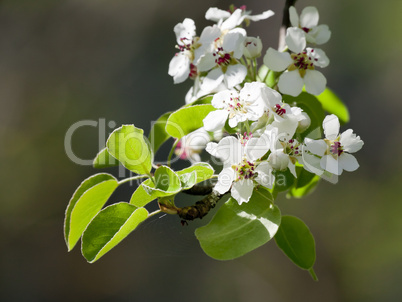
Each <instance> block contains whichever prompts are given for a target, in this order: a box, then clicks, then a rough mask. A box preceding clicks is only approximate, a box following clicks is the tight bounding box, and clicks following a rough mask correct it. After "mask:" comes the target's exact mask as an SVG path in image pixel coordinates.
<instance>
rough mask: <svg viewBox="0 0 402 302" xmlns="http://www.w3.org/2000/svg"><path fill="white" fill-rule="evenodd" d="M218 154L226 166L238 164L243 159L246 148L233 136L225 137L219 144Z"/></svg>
mask: <svg viewBox="0 0 402 302" xmlns="http://www.w3.org/2000/svg"><path fill="white" fill-rule="evenodd" d="M216 154H217V155H218V157H219V158H220V159H221V161H222V162H223V165H224V166H225V167H228V166H231V165H237V164H239V163H240V162H241V161H242V158H243V154H244V150H243V146H242V145H241V144H240V142H239V141H238V140H237V139H236V138H235V137H233V136H227V137H224V138H223V139H222V140H221V141H220V142H219V144H218V147H217V149H216Z"/></svg>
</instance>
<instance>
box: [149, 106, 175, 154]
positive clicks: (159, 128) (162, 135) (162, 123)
mask: <svg viewBox="0 0 402 302" xmlns="http://www.w3.org/2000/svg"><path fill="white" fill-rule="evenodd" d="M171 113H172V111H170V112H166V113H165V114H163V115H162V116H160V117H159V118H158V119H157V120H156V121H155V122H153V124H152V128H151V131H150V132H149V136H148V139H149V142H150V144H151V146H152V150H153V151H154V153H156V151H158V149H159V147H160V146H161V145H162V144H163V143H164V142H166V141H167V140H168V139H169V138H170V135H169V134H168V133H167V132H166V129H165V128H166V123H167V120H168V118H169V116H170V114H171Z"/></svg>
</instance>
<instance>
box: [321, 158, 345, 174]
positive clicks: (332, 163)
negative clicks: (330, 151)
mask: <svg viewBox="0 0 402 302" xmlns="http://www.w3.org/2000/svg"><path fill="white" fill-rule="evenodd" d="M320 165H321V168H323V169H324V170H326V171H328V172H330V173H332V174H335V175H341V174H342V167H341V165H340V164H339V162H338V161H337V160H336V159H335V158H333V157H332V155H324V156H323V157H322V158H321V161H320Z"/></svg>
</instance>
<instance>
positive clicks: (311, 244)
mask: <svg viewBox="0 0 402 302" xmlns="http://www.w3.org/2000/svg"><path fill="white" fill-rule="evenodd" d="M275 242H276V244H277V245H278V247H279V248H280V249H281V250H282V251H283V252H284V253H285V255H286V256H288V257H289V258H290V260H292V261H293V263H294V264H296V265H297V266H299V267H300V268H302V269H305V270H310V269H312V267H313V265H314V262H315V241H314V237H313V235H312V234H311V232H310V230H309V228H308V227H307V226H306V225H305V224H304V222H303V221H302V220H300V219H299V218H297V217H294V216H282V222H281V225H280V227H279V230H278V232H277V233H276V235H275Z"/></svg>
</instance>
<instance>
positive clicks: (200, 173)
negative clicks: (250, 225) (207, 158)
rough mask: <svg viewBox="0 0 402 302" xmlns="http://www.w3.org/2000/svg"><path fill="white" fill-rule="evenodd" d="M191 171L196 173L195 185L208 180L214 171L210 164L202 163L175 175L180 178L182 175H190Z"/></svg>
mask: <svg viewBox="0 0 402 302" xmlns="http://www.w3.org/2000/svg"><path fill="white" fill-rule="evenodd" d="M193 171H195V172H197V181H196V183H199V182H202V181H204V180H207V179H210V178H211V177H212V176H213V175H214V169H213V168H212V166H211V165H210V164H207V163H203V162H200V163H196V164H194V165H192V166H190V167H188V168H186V169H183V170H180V171H177V172H176V173H177V175H179V176H181V175H183V174H186V173H190V172H193Z"/></svg>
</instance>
